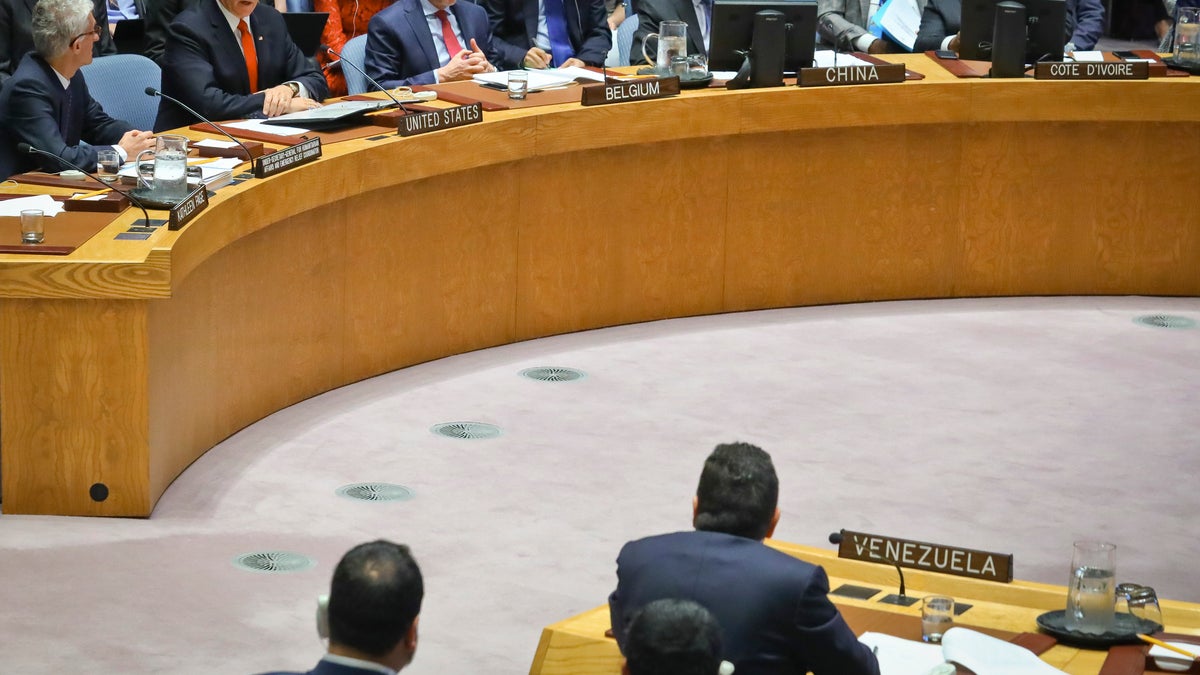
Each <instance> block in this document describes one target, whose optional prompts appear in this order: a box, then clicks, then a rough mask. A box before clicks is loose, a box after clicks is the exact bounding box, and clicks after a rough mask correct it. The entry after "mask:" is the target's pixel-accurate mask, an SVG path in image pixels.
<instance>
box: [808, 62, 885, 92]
mask: <svg viewBox="0 0 1200 675" xmlns="http://www.w3.org/2000/svg"><path fill="white" fill-rule="evenodd" d="M904 72H905V71H904V64H903V63H889V64H887V65H873V64H869V65H864V66H837V67H834V68H801V69H800V81H799V82H797V84H799V85H800V86H801V87H830V86H835V85H839V84H886V83H889V82H903V81H904Z"/></svg>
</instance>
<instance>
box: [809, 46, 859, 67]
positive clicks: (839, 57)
mask: <svg viewBox="0 0 1200 675" xmlns="http://www.w3.org/2000/svg"><path fill="white" fill-rule="evenodd" d="M813 60H814V61H816V62H817V67H818V68H833V67H834V66H835V65H836V66H838V67H841V66H869V65H872V64H871V63H868V62H867V61H863V60H862V59H860V58H858V57H857V56H854V55H853V54H845V53H842V54H838V53H836V52H834V51H833V50H832V49H821V50H819V51H817V52H816V53H814V54H813Z"/></svg>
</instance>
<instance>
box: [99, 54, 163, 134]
mask: <svg viewBox="0 0 1200 675" xmlns="http://www.w3.org/2000/svg"><path fill="white" fill-rule="evenodd" d="M81 70H82V72H83V79H84V80H85V81H86V82H87V86H88V91H89V92H91V94H92V98H94V99H96V101H97V102H98V103H99V104H100V106H101V107H103V108H104V112H106V113H108V114H109V116H111V117H115V118H117V119H119V120H125V121H126V122H129V123H130V124H131V125H133V128H134V129H143V130H145V129H153V128H154V117H155V115H157V114H158V100H159V99H158V97H156V96H147V95H146V94H145V93H143V91H144V90H145V89H146V87H154V88H155V89H158V88H159V87H160V86H162V70H160V69H159V67H158V64H157V63H155V62H153V61H151V60H150V59H148V58H146V57H144V56H142V55H140V54H113V55H112V56H100V57H97V58H96V59H95V60H93V61H92V62H91V63H89V64H88V65H86V66H84V67H83V68H82V69H81Z"/></svg>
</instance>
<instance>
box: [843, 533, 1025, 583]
mask: <svg viewBox="0 0 1200 675" xmlns="http://www.w3.org/2000/svg"><path fill="white" fill-rule="evenodd" d="M838 557H839V558H849V559H850V560H865V561H867V562H881V563H887V564H889V565H899V566H901V567H908V568H911V569H914V570H925V571H928V572H940V573H942V574H955V575H958V576H960V577H971V578H973V579H983V580H985V581H999V582H1000V583H1004V584H1007V583H1009V582H1011V581H1012V580H1013V569H1012V567H1013V556H1012V554H1011V553H992V552H989V551H976V550H974V549H969V548H957V547H954V546H943V545H941V544H929V543H926V542H923V541H909V540H907V539H895V538H893V537H884V536H880V535H878V534H865V533H863V532H851V531H850V530H842V543H841V544H839V545H838Z"/></svg>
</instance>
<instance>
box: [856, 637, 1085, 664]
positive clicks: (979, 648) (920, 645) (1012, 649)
mask: <svg viewBox="0 0 1200 675" xmlns="http://www.w3.org/2000/svg"><path fill="white" fill-rule="evenodd" d="M859 641H861V642H862V643H863V644H866V645H867V646H869V647H873V648H875V650H876V651H875V655H876V657H877V658H878V659H879V672H880V674H881V675H927V673H929V671H930V670H932V669H934V668H936V667H937V666H939V665H941V664H942V663H946V662H949V661H953V662H954V663H957V664H959V665H961V666H964V667H966V668H969V669H971V670H972V671H974V672H975V675H1054V674H1056V673H1057V674H1059V675H1061V674H1062V672H1063V671H1061V670H1059V669H1057V668H1055V667H1053V666H1051V665H1050V664H1048V663H1046V662H1045V661H1043V660H1041V659H1039V658H1038V657H1037V655H1035V654H1034V653H1033V652H1031V651H1029V650H1028V649H1025V648H1024V647H1021V646H1018V645H1014V644H1012V643H1011V642H1005V641H1004V640H1000V639H997V638H994V637H992V636H990V635H984V634H983V633H980V632H978V631H973V630H970V629H968V628H951V629H950V630H948V631H946V634H945V635H944V636H942V644H941V646H938V645H931V644H925V643H924V642H915V641H913V640H904V639H901V638H898V637H893V636H891V635H884V634H883V633H863V634H862V637H861V638H859Z"/></svg>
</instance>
